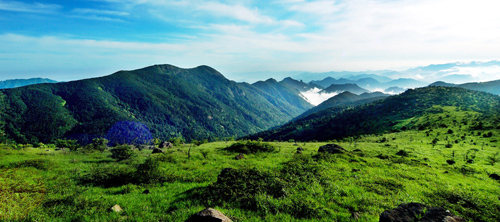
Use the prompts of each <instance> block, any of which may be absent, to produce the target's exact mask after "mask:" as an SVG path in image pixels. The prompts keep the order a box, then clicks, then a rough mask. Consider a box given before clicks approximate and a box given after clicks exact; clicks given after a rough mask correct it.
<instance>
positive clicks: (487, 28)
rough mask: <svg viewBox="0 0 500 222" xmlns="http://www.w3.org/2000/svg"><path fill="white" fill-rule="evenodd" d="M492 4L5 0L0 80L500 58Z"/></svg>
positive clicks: (358, 67)
mask: <svg viewBox="0 0 500 222" xmlns="http://www.w3.org/2000/svg"><path fill="white" fill-rule="evenodd" d="M497 2H498V1H495V0H475V1H469V0H467V1H466V0H350V1H334V0H330V1H326V0H318V1H306V0H277V1H253V0H233V1H223V0H219V1H218V0H213V1H208V0H173V1H170V0H72V1H69V0H37V1H13V0H0V80H3V79H12V78H30V77H48V78H52V79H55V80H59V81H67V80H74V79H82V78H90V77H96V76H102V75H106V74H111V73H113V72H115V71H118V70H131V69H137V68H141V67H145V66H149V65H153V64H172V65H176V66H179V67H183V68H190V67H195V66H198V65H209V66H212V67H214V68H215V69H217V70H219V71H220V72H221V73H222V74H224V75H225V76H226V77H228V78H230V79H233V80H238V81H255V80H256V79H266V78H267V77H273V75H286V73H287V72H293V71H307V72H327V71H341V70H347V71H364V70H380V69H393V70H401V69H407V68H411V67H417V66H424V65H428V64H439V63H447V62H457V61H460V62H469V61H489V60H499V59H500V58H499V55H500V13H498V12H497V11H498V8H500V2H498V3H497ZM495 72H496V71H495ZM267 73H269V74H267ZM277 73H279V74H277ZM499 78H500V76H499Z"/></svg>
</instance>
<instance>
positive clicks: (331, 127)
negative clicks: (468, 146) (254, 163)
mask: <svg viewBox="0 0 500 222" xmlns="http://www.w3.org/2000/svg"><path fill="white" fill-rule="evenodd" d="M434 106H450V107H453V108H454V110H456V112H466V111H473V112H475V113H476V115H474V116H471V117H468V118H465V119H464V120H463V121H465V122H463V123H462V124H464V125H465V124H467V125H468V127H470V126H471V125H479V124H481V126H480V127H481V128H485V127H486V128H496V127H498V126H499V125H500V119H499V116H500V115H499V110H500V97H498V96H496V95H492V94H489V93H483V92H478V91H472V90H466V89H461V88H453V87H452V88H447V87H426V88H418V89H415V90H407V91H406V92H405V93H403V94H401V95H396V96H391V97H387V98H386V99H383V100H379V101H376V102H373V103H369V104H365V105H361V106H357V107H355V108H352V107H351V106H349V107H335V108H330V109H325V110H323V111H320V112H317V113H314V114H313V115H310V116H308V117H306V118H303V119H299V120H297V121H291V122H289V123H287V124H285V125H284V126H281V127H278V128H275V129H271V130H269V131H266V132H262V133H259V134H256V135H253V136H252V137H251V138H258V137H261V138H263V139H265V140H285V141H286V140H289V139H295V140H299V141H312V140H318V141H325V140H330V139H340V138H344V137H349V136H358V135H367V134H381V133H386V132H394V131H402V130H403V131H404V130H407V129H420V130H425V129H428V128H429V126H430V125H435V122H433V121H431V120H430V119H428V120H427V122H426V123H420V124H418V123H416V122H414V121H412V120H413V119H415V118H420V117H423V116H425V115H426V114H428V113H429V112H430V113H432V112H435V110H434V109H433V107H434ZM436 112H439V111H436ZM449 115H450V116H453V115H454V113H450V114H449ZM456 121H459V120H456ZM478 127H479V126H478Z"/></svg>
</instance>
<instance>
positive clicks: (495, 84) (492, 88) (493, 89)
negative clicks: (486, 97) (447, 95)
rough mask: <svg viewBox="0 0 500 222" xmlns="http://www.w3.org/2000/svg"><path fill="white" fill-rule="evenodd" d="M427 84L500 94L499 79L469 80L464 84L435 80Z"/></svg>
mask: <svg viewBox="0 0 500 222" xmlns="http://www.w3.org/2000/svg"><path fill="white" fill-rule="evenodd" d="M429 86H446V87H459V88H464V89H470V90H477V91H481V92H488V93H492V94H495V95H500V80H494V81H488V82H469V83H464V84H453V83H446V82H443V81H437V82H434V83H432V84H430V85H429Z"/></svg>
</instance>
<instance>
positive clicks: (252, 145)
mask: <svg viewBox="0 0 500 222" xmlns="http://www.w3.org/2000/svg"><path fill="white" fill-rule="evenodd" d="M224 150H227V151H231V152H237V153H245V154H249V153H260V152H267V153H271V152H274V151H276V147H275V146H274V145H272V144H270V143H265V142H259V141H252V140H246V141H238V142H237V143H234V144H232V145H231V146H228V147H226V148H224Z"/></svg>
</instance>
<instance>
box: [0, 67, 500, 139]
mask: <svg viewBox="0 0 500 222" xmlns="http://www.w3.org/2000/svg"><path fill="white" fill-rule="evenodd" d="M351 77H352V78H353V79H347V78H344V79H334V78H333V77H332V78H325V79H323V80H320V81H311V82H308V83H306V82H304V81H302V80H295V79H293V78H291V77H287V78H284V79H283V80H282V81H277V80H275V79H272V78H271V79H267V80H265V81H258V82H255V83H253V84H248V83H244V82H243V83H237V82H234V81H231V80H228V79H227V78H225V77H224V76H223V75H222V74H221V73H219V72H218V71H216V70H215V69H213V68H211V67H208V66H199V67H196V68H192V69H182V68H178V67H175V66H172V65H154V66H150V67H146V68H142V69H138V70H132V71H119V72H116V73H114V74H111V75H108V76H104V77H99V78H92V79H84V80H78V81H71V82H61V83H48V84H47V83H46V84H34V85H28V86H23V87H17V88H12V89H1V90H0V137H7V138H10V139H12V140H14V141H16V142H19V143H36V142H43V143H47V142H54V141H55V140H56V139H59V138H71V139H78V140H80V141H81V142H83V143H84V142H85V141H87V142H88V141H90V140H91V139H93V138H96V137H103V136H105V135H106V134H107V132H108V130H109V129H110V128H112V127H113V126H115V124H117V123H120V122H123V121H130V122H138V123H141V124H144V125H145V126H146V127H147V128H148V129H149V130H150V131H151V133H152V134H153V137H155V138H160V139H168V138H172V137H183V138H185V139H187V140H201V139H209V140H216V139H217V138H219V139H221V138H225V137H243V136H247V135H250V134H251V135H253V136H252V137H251V138H258V137H261V138H264V139H266V140H267V139H268V140H286V139H290V138H293V139H300V140H330V139H336V138H341V137H345V136H356V135H362V134H374V133H381V132H388V131H392V130H394V129H395V127H400V125H401V124H402V123H403V122H405V121H407V120H408V119H411V118H413V117H417V116H419V115H420V116H421V115H423V113H425V112H426V111H427V110H428V109H430V108H432V107H433V106H454V107H457V108H458V109H464V110H474V111H478V112H482V113H490V114H491V113H495V115H497V114H498V112H497V111H496V110H500V109H498V108H499V106H498V104H497V103H498V98H499V97H498V96H496V95H500V90H499V89H500V80H497V81H490V82H482V83H466V84H451V83H445V82H435V83H433V84H431V85H430V86H429V87H424V88H416V89H409V90H406V91H405V92H404V93H402V94H400V95H395V96H389V95H387V94H384V93H380V92H370V90H368V89H364V88H362V87H360V86H358V85H357V84H358V83H359V84H365V85H366V84H368V83H369V84H376V83H377V82H378V83H379V84H381V83H380V82H379V81H378V80H377V79H375V78H373V77H375V76H374V75H363V74H359V75H357V76H351ZM351 77H350V78H351ZM331 82H334V83H332V84H330V85H328V86H327V87H324V86H325V85H327V84H328V83H331ZM388 83H390V84H396V86H394V87H390V88H388V90H389V89H390V90H392V91H393V92H394V91H399V93H401V92H403V91H404V90H405V89H403V88H401V87H402V85H404V84H422V82H419V81H416V80H412V79H403V78H400V79H397V80H390V81H389V82H388ZM379 86H380V85H379ZM443 86H445V87H443ZM475 90H477V91H475ZM478 91H484V92H478ZM493 94H496V95H493ZM318 95H320V96H324V98H323V99H322V100H321V101H323V102H321V103H320V102H318V105H317V106H313V105H311V98H312V97H311V96H318ZM497 116H500V115H497ZM409 127H410V126H409ZM265 130H268V131H265ZM0 139H1V138H0Z"/></svg>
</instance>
